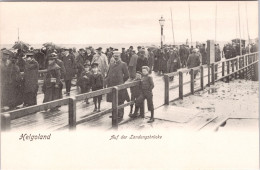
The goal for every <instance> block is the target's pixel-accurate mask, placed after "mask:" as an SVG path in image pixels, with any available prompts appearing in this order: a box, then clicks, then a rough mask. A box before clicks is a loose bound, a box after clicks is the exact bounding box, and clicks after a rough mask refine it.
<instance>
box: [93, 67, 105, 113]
mask: <svg viewBox="0 0 260 170" xmlns="http://www.w3.org/2000/svg"><path fill="white" fill-rule="evenodd" d="M91 67H92V75H91V78H90V81H91V87H92V91H96V90H100V89H103V77H102V75H101V73H100V72H99V71H98V64H97V63H93V64H92V65H91ZM101 100H102V95H100V96H96V97H94V98H93V101H94V104H95V109H94V111H93V112H96V111H98V112H100V103H101ZM97 102H98V106H97Z"/></svg>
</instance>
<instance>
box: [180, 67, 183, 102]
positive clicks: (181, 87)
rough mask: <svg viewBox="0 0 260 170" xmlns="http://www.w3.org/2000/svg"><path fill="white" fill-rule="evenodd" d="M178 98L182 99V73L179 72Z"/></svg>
mask: <svg viewBox="0 0 260 170" xmlns="http://www.w3.org/2000/svg"><path fill="white" fill-rule="evenodd" d="M179 98H180V99H183V73H182V72H181V71H180V72H179Z"/></svg>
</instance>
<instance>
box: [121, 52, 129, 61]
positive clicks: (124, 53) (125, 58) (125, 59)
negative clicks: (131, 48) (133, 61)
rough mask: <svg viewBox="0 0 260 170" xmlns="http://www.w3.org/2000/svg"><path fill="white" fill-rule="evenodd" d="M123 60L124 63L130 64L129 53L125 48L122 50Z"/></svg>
mask: <svg viewBox="0 0 260 170" xmlns="http://www.w3.org/2000/svg"><path fill="white" fill-rule="evenodd" d="M121 60H122V61H123V62H125V63H126V64H127V65H128V64H129V59H128V55H127V53H126V51H125V48H122V53H121Z"/></svg>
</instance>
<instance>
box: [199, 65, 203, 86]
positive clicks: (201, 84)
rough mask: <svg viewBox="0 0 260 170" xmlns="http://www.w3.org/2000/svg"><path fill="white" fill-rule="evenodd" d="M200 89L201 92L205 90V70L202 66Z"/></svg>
mask: <svg viewBox="0 0 260 170" xmlns="http://www.w3.org/2000/svg"><path fill="white" fill-rule="evenodd" d="M200 87H201V90H203V89H204V69H203V66H200Z"/></svg>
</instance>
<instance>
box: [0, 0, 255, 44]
mask: <svg viewBox="0 0 260 170" xmlns="http://www.w3.org/2000/svg"><path fill="white" fill-rule="evenodd" d="M246 5H247V11H248V12H247V15H248V17H247V18H248V29H249V35H250V37H251V38H256V37H258V2H257V1H250V2H243V1H240V2H239V6H240V32H241V37H242V38H245V39H247V38H248V31H247V24H246V12H245V11H246ZM189 6H190V16H191V20H189ZM170 8H171V9H172V16H173V32H174V39H175V42H185V41H186V39H189V41H190V39H191V34H192V40H193V41H194V42H195V41H206V40H209V39H212V40H215V39H216V40H217V41H230V40H231V39H233V38H235V37H239V19H238V18H239V17H238V14H239V13H238V2H237V1H230V2H227V1H219V2H217V1H215V2H212V1H211V2H202V1H198V2H194V1H193V2H181V1H176V2H168V1H165V2H137V1H135V2H0V44H13V43H14V42H15V41H17V37H18V36H17V35H18V28H19V33H20V40H22V41H25V42H27V43H30V44H41V43H45V42H54V43H57V44H91V43H93V44H99V43H100V44H106V43H149V42H151V43H152V42H160V40H161V38H160V37H161V32H160V29H161V28H160V25H159V19H160V17H161V16H163V17H164V18H165V20H166V21H165V26H164V35H165V41H166V43H167V42H168V43H172V42H173V33H172V25H171V24H172V22H171V12H170ZM216 9H217V10H216ZM216 16H217V17H216ZM190 21H191V29H190ZM215 21H216V22H215ZM215 23H217V24H215ZM215 28H216V31H215ZM190 32H191V34H190Z"/></svg>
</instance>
